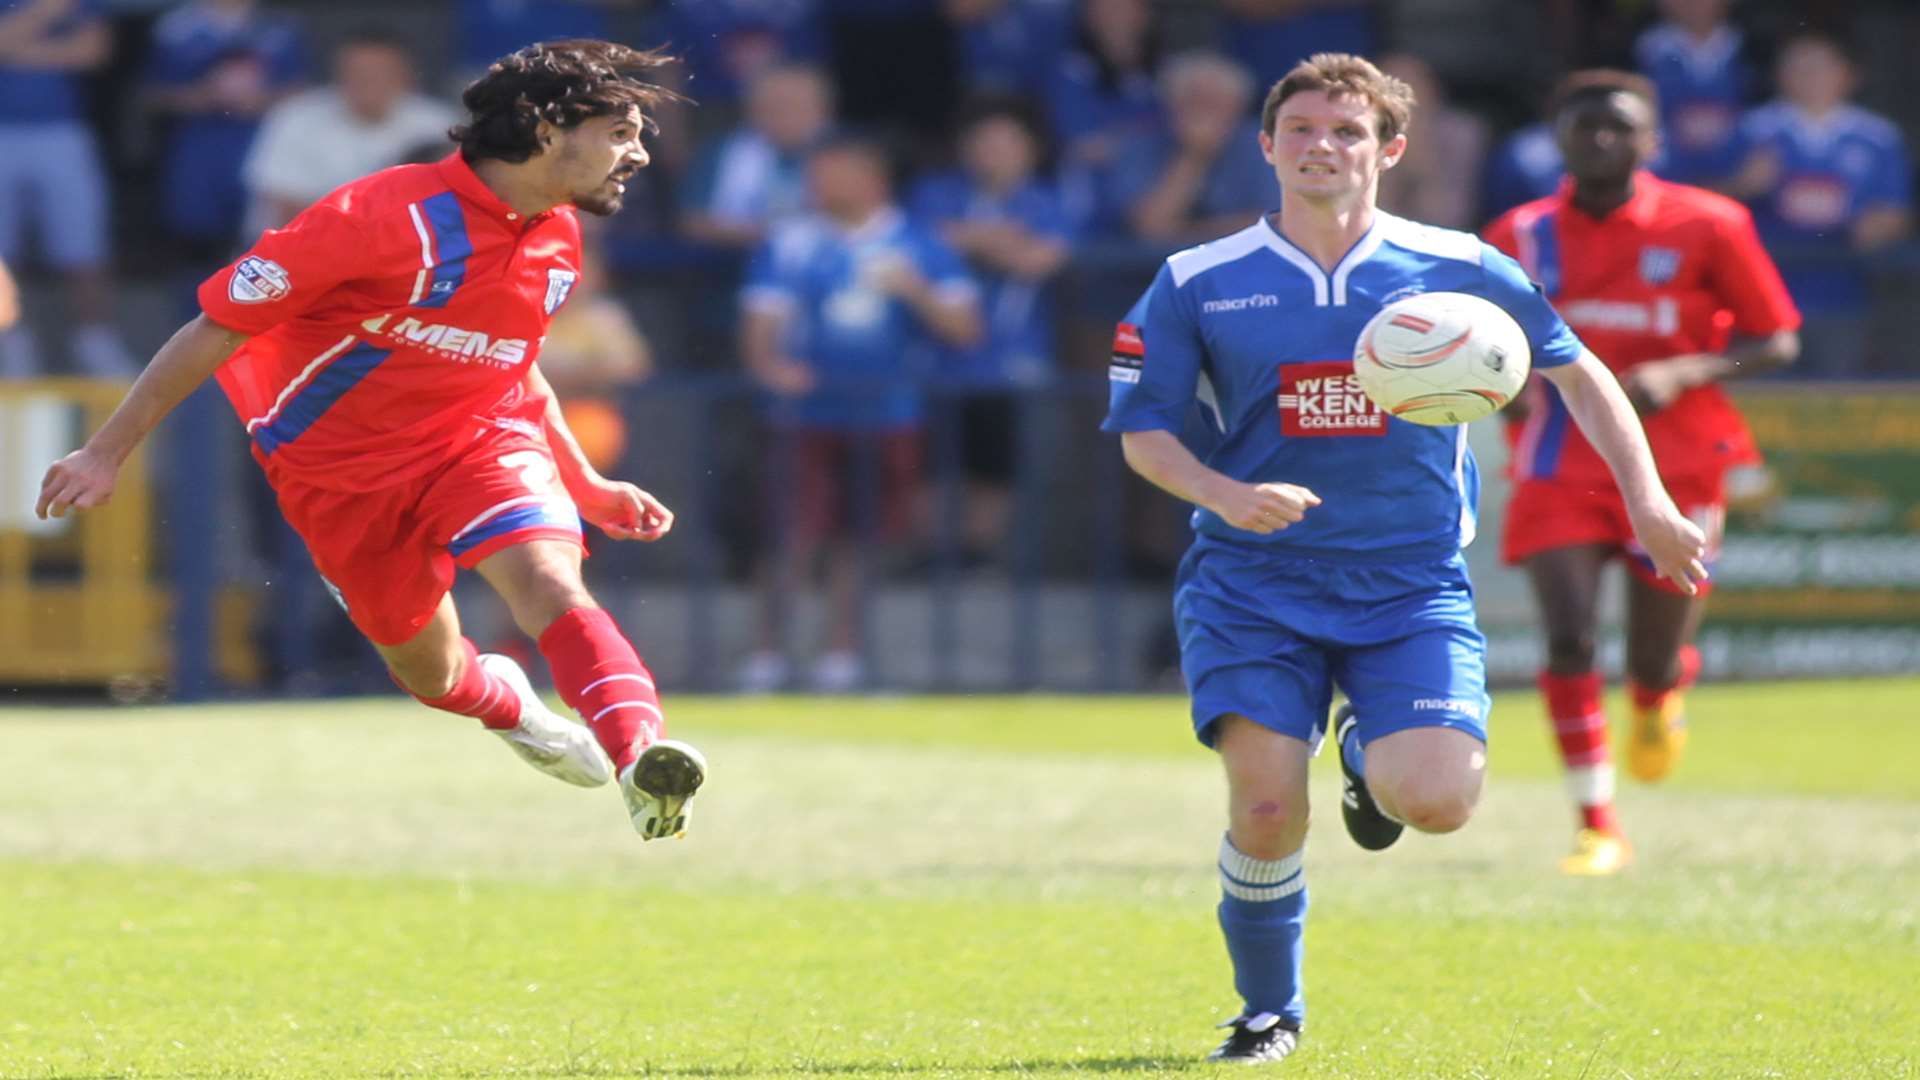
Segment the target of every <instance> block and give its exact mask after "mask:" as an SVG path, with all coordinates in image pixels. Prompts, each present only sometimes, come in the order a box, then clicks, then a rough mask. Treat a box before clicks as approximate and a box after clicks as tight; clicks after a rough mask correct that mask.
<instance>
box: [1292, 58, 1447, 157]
mask: <svg viewBox="0 0 1920 1080" xmlns="http://www.w3.org/2000/svg"><path fill="white" fill-rule="evenodd" d="M1315 90H1318V91H1320V92H1322V93H1325V94H1326V95H1327V96H1328V97H1356V98H1359V99H1361V100H1362V101H1365V102H1366V103H1367V104H1368V105H1371V106H1373V110H1374V115H1376V116H1378V117H1379V124H1378V130H1379V134H1380V141H1381V142H1389V141H1391V140H1392V139H1393V137H1394V136H1395V135H1399V134H1401V133H1402V132H1404V131H1406V130H1407V125H1408V124H1410V123H1412V121H1413V106H1414V104H1415V102H1414V100H1413V87H1411V86H1408V85H1407V84H1406V83H1404V82H1402V81H1400V80H1399V79H1396V78H1394V77H1393V76H1391V75H1389V74H1387V73H1386V72H1384V71H1381V70H1380V69H1379V68H1377V67H1374V66H1373V61H1371V60H1368V59H1367V58H1366V57H1364V56H1355V55H1353V54H1352V53H1315V54H1313V55H1312V56H1309V57H1307V58H1306V59H1305V60H1302V61H1300V62H1299V63H1298V64H1295V65H1294V66H1293V70H1292V71H1289V72H1287V74H1286V76H1285V77H1284V78H1282V79H1281V80H1280V81H1279V82H1277V83H1274V84H1273V89H1271V90H1269V91H1267V103H1266V104H1265V105H1263V106H1261V107H1260V130H1261V131H1264V132H1266V133H1267V134H1269V135H1271V134H1273V120H1274V117H1276V116H1279V115H1280V106H1281V105H1283V104H1285V103H1286V100H1287V99H1288V98H1290V97H1292V96H1293V95H1295V94H1304V93H1307V92H1310V91H1315Z"/></svg>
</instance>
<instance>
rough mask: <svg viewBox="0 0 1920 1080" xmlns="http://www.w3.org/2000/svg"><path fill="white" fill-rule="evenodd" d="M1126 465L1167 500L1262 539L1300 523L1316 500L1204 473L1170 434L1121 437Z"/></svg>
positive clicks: (1292, 487)
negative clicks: (1174, 499)
mask: <svg viewBox="0 0 1920 1080" xmlns="http://www.w3.org/2000/svg"><path fill="white" fill-rule="evenodd" d="M1120 451H1121V453H1123V454H1125V455H1126V458H1127V465H1128V467H1130V468H1131V469H1133V471H1134V472H1137V473H1139V474H1140V475H1141V476H1143V477H1145V478H1146V479H1147V480H1148V481H1149V482H1151V483H1152V484H1153V485H1154V486H1155V487H1157V488H1159V489H1160V490H1162V491H1164V492H1166V493H1167V494H1169V495H1173V496H1176V497H1178V498H1181V499H1185V500H1186V501H1188V502H1190V503H1193V504H1194V505H1195V506H1202V507H1205V508H1207V509H1208V510H1211V511H1213V512H1214V513H1215V514H1218V515H1219V516H1220V519H1221V520H1222V521H1225V522H1226V523H1227V524H1229V525H1231V526H1233V527H1234V528H1236V529H1245V530H1247V531H1248V532H1251V533H1258V534H1260V535H1262V536H1264V535H1266V534H1267V533H1271V532H1278V531H1280V530H1281V529H1284V528H1286V527H1287V526H1289V525H1291V524H1293V523H1294V522H1296V521H1299V520H1300V519H1301V518H1304V517H1306V516H1307V509H1308V508H1309V507H1314V506H1319V505H1320V496H1318V495H1315V494H1314V493H1313V492H1311V491H1308V490H1307V489H1306V488H1303V487H1300V486H1299V485H1297V484H1247V483H1242V482H1241V481H1239V480H1235V479H1233V478H1232V477H1230V476H1227V475H1225V474H1223V473H1219V472H1216V471H1214V470H1213V469H1209V468H1207V466H1206V465H1205V464H1204V463H1202V462H1201V460H1200V459H1199V458H1197V457H1194V456H1193V451H1191V450H1188V449H1187V448H1186V446H1185V444H1183V443H1181V441H1180V440H1179V439H1178V438H1176V437H1175V436H1174V434H1173V433H1172V432H1170V431H1129V432H1126V433H1124V434H1122V435H1121V436H1120Z"/></svg>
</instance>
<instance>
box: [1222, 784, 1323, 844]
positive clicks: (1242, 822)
mask: <svg viewBox="0 0 1920 1080" xmlns="http://www.w3.org/2000/svg"><path fill="white" fill-rule="evenodd" d="M1307 816H1308V811H1307V801H1306V799H1305V798H1289V797H1280V798H1270V799H1255V800H1253V801H1252V802H1250V803H1246V804H1242V805H1239V807H1238V809H1237V811H1236V812H1235V813H1234V815H1233V822H1232V825H1231V829H1230V831H1231V832H1232V834H1233V846H1234V847H1236V848H1238V849H1239V850H1240V853H1241V854H1243V855H1250V856H1252V857H1253V858H1256V859H1278V858H1280V857H1281V856H1283V855H1291V854H1292V853H1293V852H1295V851H1298V850H1299V849H1300V845H1301V844H1302V843H1303V842H1304V841H1305V840H1306V836H1307Z"/></svg>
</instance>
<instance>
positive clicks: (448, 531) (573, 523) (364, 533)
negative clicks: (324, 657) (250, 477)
mask: <svg viewBox="0 0 1920 1080" xmlns="http://www.w3.org/2000/svg"><path fill="white" fill-rule="evenodd" d="M267 479H268V481H269V482H271V483H272V484H273V489H274V493H275V494H276V495H278V496H279V500H280V512H281V513H283V514H285V515H286V518H287V523H288V524H290V525H292V526H293V529H294V531H295V532H297V533H299V534H300V538H301V539H302V540H305V541H306V543H307V550H308V551H309V552H311V553H312V555H313V562H314V565H315V566H316V567H318V568H319V570H320V576H321V577H322V578H323V579H325V581H326V583H327V585H328V587H329V588H330V589H331V590H332V591H333V594H334V599H336V600H338V601H340V604H341V606H342V607H344V608H346V609H347V616H348V617H349V618H351V619H352V620H353V624H354V625H355V626H357V627H359V628H360V632H361V633H363V634H365V635H367V637H368V638H369V639H371V640H372V641H373V642H374V643H375V644H378V645H399V644H401V643H403V642H406V641H409V640H411V639H412V638H413V637H414V635H416V634H418V633H419V632H420V630H421V628H422V627H425V626H426V625H427V622H428V621H429V620H430V619H432V618H433V613H434V611H435V609H437V608H438V607H439V606H440V598H441V597H443V596H445V595H446V594H447V590H448V589H450V588H452V587H453V575H454V567H455V566H456V565H458V566H462V567H466V568H468V569H472V568H473V567H474V566H476V565H478V564H479V563H480V561H481V560H482V559H485V558H486V557H487V556H489V555H492V554H493V553H494V552H496V551H499V550H500V549H502V548H504V547H508V546H510V545H512V544H519V543H525V542H526V541H528V540H536V539H553V540H568V541H571V542H573V543H576V544H578V543H581V537H580V514H579V511H577V510H576V509H574V505H573V500H571V499H570V498H568V497H567V494H566V491H565V490H564V489H563V488H562V487H561V485H560V478H559V474H558V473H557V472H556V471H555V468H554V464H553V452H552V451H551V450H549V449H548V448H547V444H546V441H545V440H544V439H542V438H540V437H538V436H534V435H529V434H526V433H523V432H519V431H508V430H503V429H495V430H492V431H489V432H488V433H487V434H486V435H484V436H482V437H481V438H480V439H479V441H477V442H475V443H474V444H473V445H472V446H470V447H468V448H467V449H466V450H465V451H463V452H462V453H461V454H460V456H459V457H457V458H455V459H454V460H453V461H452V462H450V463H449V464H447V465H446V466H444V467H443V468H441V469H440V470H439V471H437V472H433V473H429V474H427V475H426V476H425V477H422V478H421V479H419V480H414V481H408V482H407V483H404V484H396V485H394V486H392V487H386V488H377V489H375V490H372V491H364V492H358V491H357V492H345V491H331V490H327V489H324V488H316V487H312V486H310V485H307V484H303V483H300V482H298V481H295V480H291V479H289V478H286V477H284V476H276V475H275V470H274V469H273V467H272V464H271V459H269V462H268V465H267Z"/></svg>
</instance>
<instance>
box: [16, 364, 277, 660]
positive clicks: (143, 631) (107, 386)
mask: <svg viewBox="0 0 1920 1080" xmlns="http://www.w3.org/2000/svg"><path fill="white" fill-rule="evenodd" d="M126 389H127V388H126V385H125V384H123V383H118V382H111V381H104V380H93V379H62V378H51V379H33V380H26V381H17V382H0V684H14V685H21V684H35V683H42V684H44V683H68V684H110V683H114V682H116V681H118V680H125V679H161V678H164V677H165V675H166V674H167V672H168V670H169V667H170V665H171V660H172V648H171V641H170V640H169V635H168V634H167V632H166V619H167V611H168V608H169V607H170V605H171V601H172V595H171V592H170V591H169V590H168V589H166V588H164V587H161V586H159V585H156V584H155V583H154V582H153V581H152V580H151V578H152V575H151V570H152V563H153V527H152V493H151V490H150V488H149V486H148V479H147V468H146V463H145V455H144V454H143V453H136V454H135V455H134V456H133V457H132V458H130V459H128V461H127V463H126V465H125V466H124V467H123V468H122V469H121V471H120V477H119V481H118V485H117V486H116V488H115V490H114V495H113V500H112V501H111V502H109V503H108V504H107V505H106V506H103V507H98V508H96V509H93V510H89V511H86V512H85V513H82V514H78V515H75V516H70V517H67V518H65V519H61V520H58V521H50V522H42V521H39V520H37V519H35V518H34V517H33V504H34V500H35V499H36V497H37V496H38V494H39V488H40V478H41V476H42V474H43V473H44V472H45V471H46V467H47V466H48V465H49V464H51V463H52V462H53V461H54V460H55V459H56V458H58V457H59V456H60V455H62V454H64V453H66V452H67V451H69V450H71V449H73V448H74V447H76V446H78V445H79V444H80V443H81V441H82V440H83V439H84V438H85V436H86V434H87V433H88V432H91V431H94V430H96V429H97V428H98V427H99V426H100V425H101V424H102V423H103V422H104V421H105V420H106V418H107V416H108V414H110V413H111V412H112V411H113V408H114V406H115V405H117V404H118V403H119V401H120V399H121V397H122V396H124V395H125V393H126ZM221 599H222V603H221V605H220V606H221V607H222V608H223V609H226V610H223V612H222V615H223V616H226V617H223V618H220V619H219V620H218V622H219V623H221V624H223V625H222V626H221V630H222V631H227V630H235V631H240V632H238V633H228V632H219V631H217V632H216V633H217V637H218V638H220V639H221V646H220V647H219V648H218V649H217V651H218V652H219V653H220V654H221V655H220V658H219V667H220V668H221V669H222V670H223V672H224V673H226V674H227V675H228V676H229V677H233V676H244V675H245V674H248V673H250V672H251V671H252V669H253V668H255V666H256V665H255V664H254V662H253V656H252V651H251V650H250V649H248V648H247V647H246V635H245V633H244V624H245V617H244V609H245V607H247V606H248V605H247V604H246V603H245V601H246V599H247V598H246V597H244V596H232V595H229V596H223V597H222V598H221ZM235 609H239V610H235ZM235 616H238V617H237V618H236V617H235Z"/></svg>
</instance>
